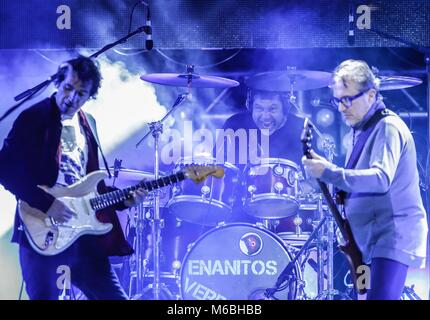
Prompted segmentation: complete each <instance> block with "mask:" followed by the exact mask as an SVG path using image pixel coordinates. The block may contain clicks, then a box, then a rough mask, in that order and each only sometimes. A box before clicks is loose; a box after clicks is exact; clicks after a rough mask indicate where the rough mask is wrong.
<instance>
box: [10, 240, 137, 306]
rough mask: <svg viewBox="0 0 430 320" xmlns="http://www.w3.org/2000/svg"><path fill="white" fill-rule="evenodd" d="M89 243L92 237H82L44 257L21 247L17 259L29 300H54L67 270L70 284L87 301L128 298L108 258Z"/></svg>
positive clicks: (91, 242)
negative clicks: (56, 252)
mask: <svg viewBox="0 0 430 320" xmlns="http://www.w3.org/2000/svg"><path fill="white" fill-rule="evenodd" d="M91 240H93V238H92V236H84V237H81V238H80V239H78V240H77V241H76V242H75V243H74V244H73V245H72V246H71V247H70V248H68V249H66V250H65V251H63V252H62V253H60V254H57V255H55V256H43V255H41V254H39V253H37V252H36V251H34V250H33V249H32V248H27V247H26V246H24V245H21V246H20V250H19V258H20V263H21V269H22V274H23V278H24V282H25V284H26V288H27V293H28V296H29V298H30V299H31V300H57V299H58V298H59V296H60V294H61V292H62V284H64V281H62V280H64V278H65V275H66V273H68V270H70V282H71V283H72V284H73V285H74V286H76V287H77V288H79V289H80V290H81V291H82V292H83V293H84V294H85V295H86V296H87V298H88V299H91V300H95V299H97V300H126V299H128V297H127V295H126V293H125V292H124V290H123V289H122V287H121V285H120V283H119V281H118V278H117V276H116V274H115V272H114V270H113V269H112V266H111V264H110V262H109V259H108V257H107V256H105V255H103V254H102V253H101V252H100V250H97V248H96V247H95V246H94V245H93V241H91ZM65 270H67V271H66V272H65Z"/></svg>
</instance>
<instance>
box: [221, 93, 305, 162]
mask: <svg viewBox="0 0 430 320" xmlns="http://www.w3.org/2000/svg"><path fill="white" fill-rule="evenodd" d="M287 99H288V97H287V96H286V94H285V93H282V92H271V91H258V90H249V92H248V96H247V101H246V107H247V110H246V112H241V113H238V114H234V115H233V116H231V117H230V118H228V119H227V120H226V122H225V123H224V126H223V129H224V132H226V130H227V129H232V130H233V131H234V132H235V133H238V130H239V129H244V130H245V132H246V134H247V142H248V143H247V146H246V148H243V147H242V146H241V145H240V143H238V141H237V139H236V143H234V146H235V148H234V150H231V149H232V148H231V143H232V141H233V139H235V137H234V136H231V135H229V136H228V139H227V141H226V142H225V145H224V151H225V153H224V155H223V157H224V161H227V160H230V159H235V161H234V163H233V164H235V165H236V166H238V167H239V168H243V165H246V163H243V162H244V161H243V159H246V160H247V162H249V160H250V159H251V158H252V155H251V154H250V151H251V150H252V148H255V147H256V148H257V150H258V155H259V157H260V158H283V159H288V160H291V161H293V162H295V163H300V159H301V156H302V154H301V148H300V144H299V143H297V141H300V134H301V130H302V128H303V120H302V119H300V118H298V117H296V116H295V115H294V114H292V113H291V112H290V111H291V110H290V109H291V107H290V105H289V103H288V100H287ZM250 129H254V130H256V131H257V137H258V139H257V142H258V144H257V146H253V145H252V144H253V143H254V139H252V138H251V136H252V135H251V133H250V132H251V130H250ZM230 132H231V131H230ZM262 134H263V135H265V136H266V137H262V136H261V135H262ZM236 136H237V135H236ZM265 138H268V148H267V147H266V145H265V144H264V142H263V143H262V139H263V141H264V139H265ZM229 147H230V148H229ZM267 149H268V150H267ZM218 150H219V148H218ZM228 152H230V153H231V152H234V153H235V154H234V156H233V155H232V154H227V153H228ZM244 153H246V154H244Z"/></svg>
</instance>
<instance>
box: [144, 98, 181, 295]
mask: <svg viewBox="0 0 430 320" xmlns="http://www.w3.org/2000/svg"><path fill="white" fill-rule="evenodd" d="M188 95H189V93H184V94H180V95H179V96H178V98H177V99H176V101H175V102H174V104H173V106H172V107H171V108H170V110H169V112H167V114H166V115H165V116H164V117H163V118H162V119H161V120H159V121H155V122H151V123H149V129H150V131H149V132H148V133H147V134H146V135H145V136H144V137H143V138H142V139H141V140H140V141H139V142H138V143H137V144H136V148H137V147H139V145H140V144H141V143H142V142H143V141H144V140H145V139H146V138H147V137H149V135H150V134H151V135H152V137H153V138H154V178H155V180H157V179H158V178H159V167H160V165H159V140H160V135H161V134H162V133H163V121H164V120H166V118H167V117H168V116H169V115H170V114H171V113H172V112H173V110H174V109H175V108H176V107H178V106H179V105H181V104H182V103H184V102H185V101H186V99H187V97H188ZM153 193H154V198H153V199H154V207H153V215H152V221H151V222H152V223H151V233H152V250H153V251H152V252H153V254H152V258H153V266H154V279H153V284H152V290H153V294H154V300H159V299H160V291H161V289H160V288H161V285H160V251H161V228H162V227H163V220H162V219H161V217H160V192H159V190H154V191H153ZM136 232H143V228H136ZM137 239H141V240H143V237H142V235H140V237H139V236H138V237H137ZM137 247H139V248H140V250H139V252H136V255H137V254H138V255H139V256H137V258H136V261H137V262H139V263H140V262H141V261H142V262H143V261H144V259H142V258H143V256H142V253H143V250H142V249H143V248H142V246H141V244H137ZM138 270H143V268H142V269H141V268H140V267H138ZM143 278H144V277H143V273H142V272H140V274H139V272H138V274H137V286H136V288H139V289H140V290H142V289H143V280H144V279H143ZM142 292H143V291H138V292H137V295H138V296H139V297H140V296H142Z"/></svg>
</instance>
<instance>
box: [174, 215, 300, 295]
mask: <svg viewBox="0 0 430 320" xmlns="http://www.w3.org/2000/svg"><path fill="white" fill-rule="evenodd" d="M235 226H244V227H251V228H252V229H258V230H260V231H262V232H265V233H266V234H268V235H269V236H271V237H272V238H273V239H274V240H275V241H276V242H278V244H279V245H281V248H282V249H283V250H284V251H285V252H286V253H287V256H288V258H289V259H290V261H291V260H293V258H294V256H293V254H292V253H291V252H290V251H289V250H288V248H287V246H286V245H285V243H284V241H283V239H282V238H280V237H279V236H278V235H277V234H276V233H273V232H272V231H270V230H268V229H266V228H265V227H264V226H260V225H257V224H252V223H246V222H233V223H227V224H224V223H221V224H218V225H217V226H216V227H214V228H212V229H210V230H208V231H206V232H205V233H203V234H202V235H201V236H199V237H198V238H197V239H196V240H195V241H193V242H191V243H190V244H188V248H187V252H186V253H185V255H184V257H183V258H182V261H181V269H180V271H179V277H178V282H177V283H178V289H179V296H180V297H181V300H185V299H184V296H183V289H182V279H183V278H184V277H183V273H184V269H185V268H184V266H185V262H186V261H187V259H188V256H189V255H190V254H191V252H192V251H193V249H194V247H195V246H196V245H197V244H198V243H200V242H201V241H202V240H203V239H204V238H206V237H207V235H209V234H211V233H213V232H216V231H218V230H221V229H226V228H229V227H235ZM286 266H287V264H285V266H284V267H286ZM294 270H295V271H296V276H297V278H298V279H299V280H302V279H303V275H302V271H301V268H300V264H299V263H298V261H296V263H295V268H294ZM274 280H276V279H274ZM297 295H298V288H297V285H296V287H295V293H294V299H293V300H295V298H296V297H297Z"/></svg>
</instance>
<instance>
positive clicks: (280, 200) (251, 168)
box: [242, 158, 299, 219]
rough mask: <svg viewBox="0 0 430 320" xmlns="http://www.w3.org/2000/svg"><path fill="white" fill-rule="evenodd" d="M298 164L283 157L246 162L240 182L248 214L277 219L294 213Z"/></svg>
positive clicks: (243, 202)
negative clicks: (241, 181)
mask: <svg viewBox="0 0 430 320" xmlns="http://www.w3.org/2000/svg"><path fill="white" fill-rule="evenodd" d="M298 171H299V166H298V165H297V164H296V163H294V162H293V161H290V160H287V159H282V158H264V159H262V161H261V162H260V163H257V164H251V163H248V164H247V165H246V167H245V169H244V179H243V183H242V188H243V192H242V194H243V197H242V205H243V207H244V210H245V212H246V213H247V214H249V215H251V216H254V217H256V218H259V219H280V218H285V217H289V216H291V215H293V214H295V213H296V212H297V210H298V208H299V203H298V201H297V196H298V194H299V190H298Z"/></svg>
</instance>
